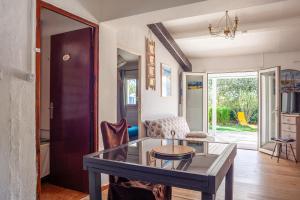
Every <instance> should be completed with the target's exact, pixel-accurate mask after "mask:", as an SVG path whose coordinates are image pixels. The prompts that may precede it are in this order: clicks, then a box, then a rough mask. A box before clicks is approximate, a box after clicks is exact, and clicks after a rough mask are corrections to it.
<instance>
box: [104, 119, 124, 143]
mask: <svg viewBox="0 0 300 200" xmlns="http://www.w3.org/2000/svg"><path fill="white" fill-rule="evenodd" d="M101 132H102V138H103V145H104V148H105V149H110V148H114V147H117V146H120V145H122V144H126V143H128V142H129V136H128V124H127V121H126V119H122V120H121V121H120V122H119V123H115V124H114V123H109V122H106V121H103V122H101Z"/></svg>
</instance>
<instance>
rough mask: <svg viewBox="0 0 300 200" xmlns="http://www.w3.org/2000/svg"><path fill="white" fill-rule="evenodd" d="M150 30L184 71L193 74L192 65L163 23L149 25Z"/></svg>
mask: <svg viewBox="0 0 300 200" xmlns="http://www.w3.org/2000/svg"><path fill="white" fill-rule="evenodd" d="M148 27H149V29H150V30H151V31H152V32H153V33H154V35H155V36H156V37H157V38H158V39H159V41H160V42H161V43H162V44H163V45H164V47H165V48H166V49H167V50H168V51H169V52H170V54H171V55H172V56H173V57H174V58H175V60H176V61H177V62H178V64H179V65H180V66H181V68H182V69H183V71H186V72H191V71H192V64H191V62H190V61H189V60H188V58H187V57H186V56H185V55H184V53H183V52H182V50H181V49H180V47H179V46H178V45H177V43H176V42H175V40H174V39H173V37H172V36H171V34H170V33H169V31H168V30H167V29H166V27H165V26H164V25H163V24H162V23H155V24H148Z"/></svg>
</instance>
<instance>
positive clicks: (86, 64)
mask: <svg viewBox="0 0 300 200" xmlns="http://www.w3.org/2000/svg"><path fill="white" fill-rule="evenodd" d="M92 33H93V30H92V29H91V28H85V29H81V30H76V31H72V32H67V33H62V34H58V35H53V36H51V61H50V66H51V70H50V73H51V81H50V101H51V105H50V107H52V109H51V112H50V115H51V116H50V130H51V133H50V180H51V182H52V183H53V184H56V185H59V186H62V187H66V188H70V189H74V190H78V191H82V192H87V191H88V176H87V173H86V172H85V171H84V170H83V165H82V157H83V155H85V154H88V153H91V151H92V144H93V143H92V135H93V134H92V132H93V130H92V127H93V115H92V106H93V88H92V86H93V83H92V77H93V76H92V66H93V47H92Z"/></svg>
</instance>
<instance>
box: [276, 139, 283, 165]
mask: <svg viewBox="0 0 300 200" xmlns="http://www.w3.org/2000/svg"><path fill="white" fill-rule="evenodd" d="M281 152H282V143H279V147H278V157H277V163H279V159H280V155H281Z"/></svg>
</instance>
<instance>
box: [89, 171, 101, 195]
mask: <svg viewBox="0 0 300 200" xmlns="http://www.w3.org/2000/svg"><path fill="white" fill-rule="evenodd" d="M89 192H90V200H102V190H101V174H100V173H96V172H94V171H91V170H89Z"/></svg>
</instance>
